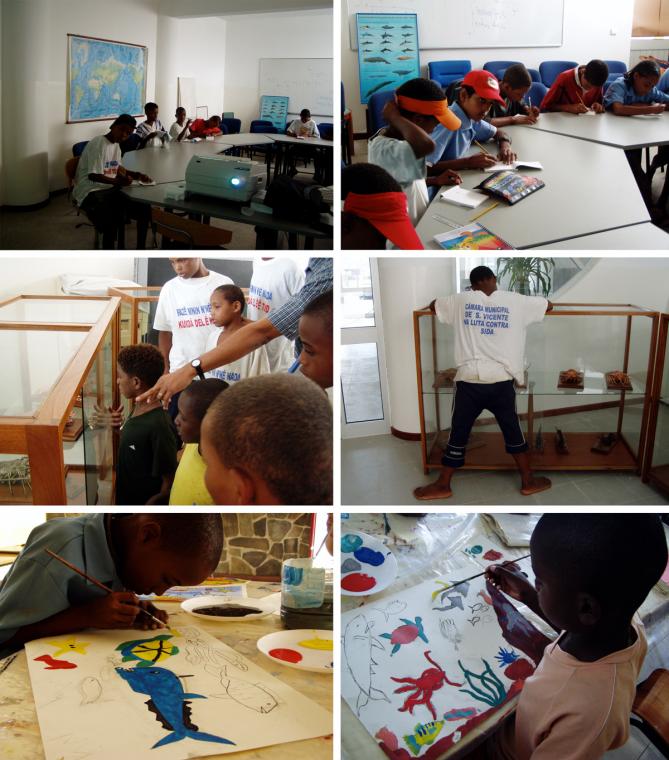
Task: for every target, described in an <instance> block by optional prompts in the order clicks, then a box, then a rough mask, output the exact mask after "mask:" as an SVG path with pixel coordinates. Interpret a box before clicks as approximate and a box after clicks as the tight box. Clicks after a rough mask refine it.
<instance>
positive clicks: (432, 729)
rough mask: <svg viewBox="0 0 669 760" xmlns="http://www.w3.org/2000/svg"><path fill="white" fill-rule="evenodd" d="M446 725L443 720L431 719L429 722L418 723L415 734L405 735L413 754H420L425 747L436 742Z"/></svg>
mask: <svg viewBox="0 0 669 760" xmlns="http://www.w3.org/2000/svg"><path fill="white" fill-rule="evenodd" d="M443 727H444V721H443V720H431V721H429V722H428V723H418V724H417V725H416V727H415V728H414V731H413V734H410V735H409V736H405V737H404V741H405V743H406V745H407V747H408V748H409V750H410V751H411V754H412V755H416V756H418V755H420V753H421V751H422V749H423V747H426V746H428V745H430V744H432V743H433V742H434V740H435V739H436V738H437V736H439V733H440V731H441V729H442V728H443Z"/></svg>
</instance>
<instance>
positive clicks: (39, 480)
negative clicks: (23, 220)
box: [0, 295, 121, 505]
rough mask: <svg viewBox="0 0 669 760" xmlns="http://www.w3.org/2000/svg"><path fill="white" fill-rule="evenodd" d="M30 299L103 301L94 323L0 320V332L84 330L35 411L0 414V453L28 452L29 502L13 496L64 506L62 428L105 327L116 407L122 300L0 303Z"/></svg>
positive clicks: (94, 298) (23, 297) (54, 297)
mask: <svg viewBox="0 0 669 760" xmlns="http://www.w3.org/2000/svg"><path fill="white" fill-rule="evenodd" d="M30 299H36V300H41V301H44V300H54V301H58V300H69V301H106V302H108V303H107V306H106V307H105V309H104V311H103V312H102V314H101V315H100V317H99V318H98V319H97V320H96V321H95V322H78V323H72V322H65V323H64V322H38V321H32V322H28V321H26V322H21V321H11V322H10V321H7V322H2V321H0V330H40V331H44V330H53V331H58V332H69V331H72V332H85V333H87V335H86V337H85V338H84V340H83V342H82V344H81V345H80V346H79V348H78V349H77V351H76V352H75V353H74V355H73V356H72V358H71V359H70V361H69V363H68V364H67V366H66V367H65V368H64V369H63V371H62V372H61V374H60V376H59V377H58V379H57V380H56V382H55V383H54V385H53V387H52V388H51V390H50V392H49V395H48V397H47V398H46V399H45V401H44V403H43V404H42V405H41V406H40V407H39V409H38V410H37V411H35V412H34V413H33V414H32V415H31V416H28V415H26V416H25V417H0V453H3V454H17V455H19V456H21V455H23V456H27V457H28V459H29V462H30V472H31V476H32V477H31V491H32V500H31V501H30V502H25V501H24V500H17V502H16V503H32V504H34V505H56V504H63V505H66V504H67V503H68V500H67V490H66V485H65V476H66V467H65V462H64V456H63V431H64V429H65V426H66V424H67V421H68V419H69V417H70V414H71V412H72V409H73V408H74V406H75V404H76V401H77V397H78V396H79V393H80V391H81V389H82V387H83V384H84V382H85V380H86V377H87V376H88V374H89V372H90V370H91V368H92V367H93V364H94V362H95V361H96V358H97V356H98V352H99V350H100V349H101V347H102V344H103V342H104V339H105V336H106V334H107V331H108V330H109V328H110V327H111V336H112V357H113V359H114V361H113V362H112V393H113V394H114V406H117V405H118V387H117V384H116V356H117V355H118V342H117V341H118V324H117V321H118V312H119V306H120V303H121V299H120V298H115V297H111V298H110V297H108V296H57V295H21V296H15V297H14V298H10V299H8V300H6V301H2V302H0V307H2V306H6V305H8V304H10V303H14V302H16V301H19V300H30ZM114 464H115V463H114Z"/></svg>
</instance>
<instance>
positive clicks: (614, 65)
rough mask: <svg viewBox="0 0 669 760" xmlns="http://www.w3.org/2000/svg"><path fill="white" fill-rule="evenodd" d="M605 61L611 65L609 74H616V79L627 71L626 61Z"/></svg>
mask: <svg viewBox="0 0 669 760" xmlns="http://www.w3.org/2000/svg"><path fill="white" fill-rule="evenodd" d="M604 63H605V64H606V65H607V66H608V67H609V76H613V75H614V74H615V77H614V78H615V79H618V77H621V76H622V75H623V74H626V73H627V64H626V63H625V61H604Z"/></svg>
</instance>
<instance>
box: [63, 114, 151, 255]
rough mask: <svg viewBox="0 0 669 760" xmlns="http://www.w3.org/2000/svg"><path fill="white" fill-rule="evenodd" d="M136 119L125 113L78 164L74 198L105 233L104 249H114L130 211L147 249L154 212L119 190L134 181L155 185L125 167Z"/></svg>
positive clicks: (86, 150)
mask: <svg viewBox="0 0 669 760" xmlns="http://www.w3.org/2000/svg"><path fill="white" fill-rule="evenodd" d="M136 123H137V122H136V121H135V119H134V117H133V116H130V115H129V114H127V113H122V114H121V115H120V116H119V117H118V118H117V119H115V120H114V122H113V124H112V125H111V127H109V132H108V133H107V134H106V135H98V136H97V137H94V138H92V139H91V140H89V141H88V144H87V145H86V147H85V148H84V152H83V153H82V154H81V157H80V158H79V163H78V164H77V173H76V175H75V178H74V190H73V191H72V197H73V198H74V200H75V202H76V204H77V206H79V208H80V209H81V210H82V211H83V212H84V213H85V214H86V216H87V217H88V218H89V219H90V220H91V222H93V224H94V225H95V228H96V229H97V230H99V231H100V232H101V233H102V247H103V248H105V249H109V248H114V244H115V243H116V239H117V235H118V231H119V229H120V228H121V226H122V225H123V224H125V215H126V212H128V211H129V212H130V213H131V214H132V216H134V217H135V218H136V219H137V247H138V248H144V245H145V243H146V233H147V231H148V227H149V219H150V216H151V210H150V208H149V207H148V206H145V205H144V204H140V203H132V202H131V201H129V200H128V199H127V198H126V197H125V196H124V195H123V193H120V192H119V190H120V188H122V187H127V186H128V185H130V184H132V181H133V180H134V179H138V180H141V181H142V182H151V181H152V180H151V177H149V176H148V175H146V174H142V173H141V172H133V171H130V170H129V169H126V168H125V167H124V166H123V165H122V164H121V146H120V144H121V143H122V142H124V141H125V140H127V139H128V138H129V137H130V135H131V134H132V133H133V130H134V129H135V125H136Z"/></svg>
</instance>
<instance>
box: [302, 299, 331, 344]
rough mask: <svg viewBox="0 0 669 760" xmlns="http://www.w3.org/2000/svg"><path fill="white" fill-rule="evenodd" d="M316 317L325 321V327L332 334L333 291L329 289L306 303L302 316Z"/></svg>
mask: <svg viewBox="0 0 669 760" xmlns="http://www.w3.org/2000/svg"><path fill="white" fill-rule="evenodd" d="M309 315H311V316H312V317H316V319H320V320H321V322H322V323H323V329H324V330H325V331H326V332H327V333H328V334H329V335H332V291H331V290H328V291H327V292H325V293H321V294H320V295H319V296H316V298H313V299H312V300H311V301H309V303H308V304H307V305H306V307H305V309H304V311H303V312H302V316H303V317H304V316H309Z"/></svg>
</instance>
